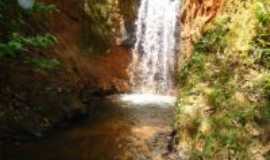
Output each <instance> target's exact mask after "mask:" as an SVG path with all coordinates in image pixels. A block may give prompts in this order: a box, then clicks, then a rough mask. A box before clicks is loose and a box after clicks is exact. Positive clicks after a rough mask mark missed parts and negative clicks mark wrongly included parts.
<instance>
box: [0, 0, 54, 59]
mask: <svg viewBox="0 0 270 160" xmlns="http://www.w3.org/2000/svg"><path fill="white" fill-rule="evenodd" d="M53 11H56V7H55V6H54V5H45V4H43V3H40V2H35V4H34V6H33V8H32V9H30V10H23V9H22V8H20V6H19V5H18V4H17V1H16V0H1V1H0V25H1V28H0V35H1V38H0V58H7V57H8V58H16V57H17V56H18V55H23V53H33V52H37V51H38V50H44V49H46V48H48V47H50V46H52V45H54V44H55V43H56V42H57V39H56V37H54V36H53V35H51V34H49V33H41V32H40V31H38V29H36V28H38V27H35V26H34V27H33V25H31V24H35V23H34V22H35V21H36V19H35V18H40V17H38V16H39V15H43V14H44V15H45V14H48V13H50V12H53ZM42 21H44V19H42ZM24 55H25V56H29V55H28V54H27V55H26V54H24Z"/></svg>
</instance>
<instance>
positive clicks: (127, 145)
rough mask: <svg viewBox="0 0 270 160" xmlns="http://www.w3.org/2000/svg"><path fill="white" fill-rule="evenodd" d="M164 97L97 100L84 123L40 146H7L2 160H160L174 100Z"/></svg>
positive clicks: (39, 142) (166, 140)
mask: <svg viewBox="0 0 270 160" xmlns="http://www.w3.org/2000/svg"><path fill="white" fill-rule="evenodd" d="M134 96H135V97H134ZM163 98H164V100H165V102H161V101H162V97H153V96H149V95H148V97H143V96H138V95H129V96H127V95H121V96H119V95H116V96H111V97H106V98H102V99H96V100H95V101H94V102H93V103H94V106H95V110H94V111H93V113H91V114H90V117H89V119H88V120H86V121H84V122H82V123H80V124H78V125H76V126H74V127H72V128H69V129H65V130H61V131H59V132H57V133H55V134H54V135H52V136H50V137H48V138H47V139H44V140H41V141H38V142H31V143H27V144H23V145H16V146H15V145H14V146H7V147H6V148H5V152H6V153H5V154H4V156H5V157H4V160H159V159H162V156H163V154H164V153H165V152H166V147H167V145H168V144H167V142H168V141H169V135H170V132H171V127H170V124H171V121H172V120H173V107H172V106H173V102H174V101H173V99H170V98H169V97H163ZM145 102H148V103H145Z"/></svg>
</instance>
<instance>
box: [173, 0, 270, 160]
mask: <svg viewBox="0 0 270 160" xmlns="http://www.w3.org/2000/svg"><path fill="white" fill-rule="evenodd" d="M269 15H270V3H269V1H266V0H265V1H264V0H258V1H252V0H248V1H237V0H232V1H227V2H226V4H225V8H224V11H223V13H222V15H221V16H218V17H217V18H216V20H215V22H214V23H212V24H210V25H209V26H207V27H206V30H207V31H206V33H205V34H204V35H203V37H202V38H201V40H200V41H199V42H197V44H196V45H195V47H194V51H193V55H192V57H191V59H190V60H188V61H187V62H185V64H184V65H183V66H182V69H181V71H180V72H179V76H178V77H179V78H178V79H179V80H178V81H179V86H180V91H179V92H180V94H181V95H180V98H179V100H178V106H177V110H178V113H177V123H176V127H177V128H179V130H180V135H179V138H180V142H181V143H180V147H181V148H182V149H183V151H186V152H187V154H188V155H189V156H188V159H191V160H199V159H202V160H209V159H211V160H215V159H217V160H221V159H222V160H225V159H235V160H236V159H239V160H244V159H245V160H249V159H250V160H254V159H269V158H270V153H269V152H270V149H269V145H270V144H269V136H268V135H269V134H270V133H269V125H270V114H269V110H270V98H269V97H270V76H269V75H270V74H269V73H270V70H269V69H270V68H269V65H270V61H269V60H270V59H269V58H270V57H269V56H270V45H269V40H270V30H269V29H270V18H269V17H270V16H269Z"/></svg>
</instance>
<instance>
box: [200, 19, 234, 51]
mask: <svg viewBox="0 0 270 160" xmlns="http://www.w3.org/2000/svg"><path fill="white" fill-rule="evenodd" d="M228 21H229V19H223V20H220V21H219V22H216V26H215V27H214V28H212V29H210V30H209V31H207V32H206V33H205V34H204V35H203V38H201V39H200V40H199V42H197V43H196V44H195V51H197V52H218V51H222V50H223V49H224V48H225V47H226V39H225V38H224V36H225V35H226V34H227V33H228V31H229V29H228V25H226V24H227V22H228Z"/></svg>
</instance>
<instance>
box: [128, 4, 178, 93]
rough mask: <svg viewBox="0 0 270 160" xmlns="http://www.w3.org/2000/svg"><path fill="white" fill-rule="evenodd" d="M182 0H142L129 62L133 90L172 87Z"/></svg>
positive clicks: (167, 91)
mask: <svg viewBox="0 0 270 160" xmlns="http://www.w3.org/2000/svg"><path fill="white" fill-rule="evenodd" d="M179 8H180V0H142V1H141V4H140V8H139V13H138V18H137V22H136V27H137V31H136V43H135V46H134V50H133V61H132V63H131V65H130V72H129V73H130V77H131V83H132V90H133V92H135V93H140V94H145V93H146V94H162V95H168V94H169V92H170V90H171V89H172V87H173V80H172V74H173V73H174V68H175V60H176V56H175V50H176V47H175V46H176V36H175V35H176V31H177V22H178V13H179Z"/></svg>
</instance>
